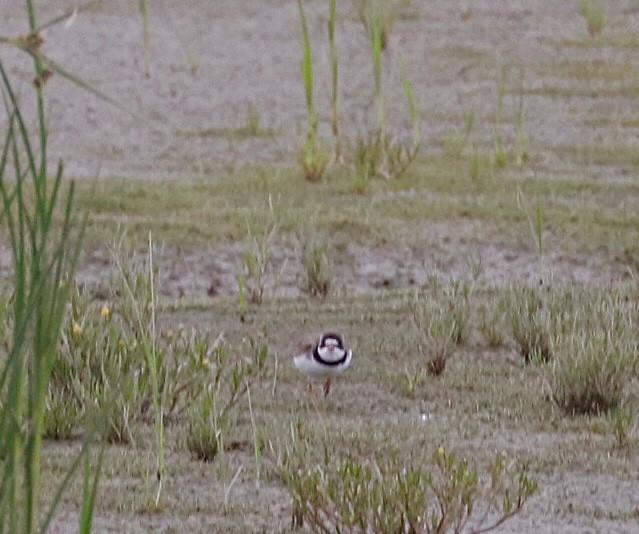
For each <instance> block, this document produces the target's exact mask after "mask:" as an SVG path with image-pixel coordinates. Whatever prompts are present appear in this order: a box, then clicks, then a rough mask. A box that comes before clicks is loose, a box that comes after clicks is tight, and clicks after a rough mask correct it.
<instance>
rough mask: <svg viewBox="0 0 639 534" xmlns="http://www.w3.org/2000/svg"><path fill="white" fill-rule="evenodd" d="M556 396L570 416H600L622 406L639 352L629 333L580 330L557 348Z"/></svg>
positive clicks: (638, 359)
mask: <svg viewBox="0 0 639 534" xmlns="http://www.w3.org/2000/svg"><path fill="white" fill-rule="evenodd" d="M557 359H558V363H557V366H556V368H555V370H554V372H553V375H552V379H553V382H552V385H553V399H554V401H555V402H556V403H557V405H558V406H559V407H560V408H561V409H562V411H563V412H565V413H566V414H568V415H600V414H604V413H608V412H610V411H612V410H615V409H617V408H619V407H620V406H621V404H622V402H623V400H624V397H625V390H626V387H627V385H628V383H629V381H630V380H631V377H632V374H633V371H634V369H635V368H636V365H637V361H639V351H638V349H637V345H636V344H634V346H633V344H632V342H631V341H629V339H628V337H626V336H621V337H618V336H615V335H613V333H612V332H611V331H609V330H608V331H605V330H604V331H594V332H592V331H581V332H577V333H574V334H573V335H571V336H569V337H568V339H566V340H563V341H562V342H561V343H560V344H559V346H558V347H557Z"/></svg>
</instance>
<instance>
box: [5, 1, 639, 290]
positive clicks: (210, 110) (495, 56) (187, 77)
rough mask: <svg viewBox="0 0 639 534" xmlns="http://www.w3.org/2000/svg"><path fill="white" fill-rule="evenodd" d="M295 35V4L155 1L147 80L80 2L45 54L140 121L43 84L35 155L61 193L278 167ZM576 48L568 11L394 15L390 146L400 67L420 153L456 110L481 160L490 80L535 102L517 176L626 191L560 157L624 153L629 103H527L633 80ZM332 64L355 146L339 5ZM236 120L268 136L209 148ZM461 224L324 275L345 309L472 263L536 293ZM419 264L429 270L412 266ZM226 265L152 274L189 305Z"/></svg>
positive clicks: (121, 21) (218, 285)
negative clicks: (61, 169)
mask: <svg viewBox="0 0 639 534" xmlns="http://www.w3.org/2000/svg"><path fill="white" fill-rule="evenodd" d="M39 4H40V5H39V6H38V8H39V11H40V19H41V20H43V21H45V20H48V19H49V18H52V17H53V16H55V15H58V14H60V13H61V12H64V11H65V9H69V8H71V7H72V6H74V5H75V4H74V3H73V2H68V1H58V2H55V3H51V2H39ZM307 9H308V12H309V23H310V29H311V33H312V39H313V43H314V46H315V49H314V53H315V56H314V58H315V67H316V98H317V109H318V111H319V113H320V115H321V118H322V125H321V127H322V130H323V131H325V132H326V133H327V135H328V131H329V105H328V98H329V93H330V89H329V83H330V76H329V69H328V56H327V49H328V47H327V36H326V31H325V28H326V26H325V24H326V14H325V5H324V2H320V1H312V2H307ZM298 17H299V14H298V10H297V4H296V2H294V1H292V0H286V1H282V0H270V1H268V2H265V1H257V0H242V1H241V2H237V1H235V0H221V1H218V2H215V3H211V2H206V1H201V0H200V1H197V0H188V1H185V2H182V3H181V4H180V5H179V7H178V6H177V5H176V4H175V3H174V2H169V1H165V0H156V1H154V2H152V3H151V6H150V20H149V34H150V48H149V57H150V62H149V71H148V72H146V68H145V54H144V50H145V49H144V45H143V39H142V18H141V16H140V14H139V11H138V8H137V3H135V2H130V1H110V2H95V3H94V4H92V5H91V7H89V8H88V9H87V10H86V11H83V12H81V13H80V14H79V15H78V16H77V17H76V18H75V19H74V22H73V24H71V25H70V26H68V27H66V26H65V25H64V24H59V25H57V26H54V27H51V28H50V29H48V30H46V32H45V37H46V42H45V45H44V49H43V50H44V51H45V52H46V53H47V54H49V55H50V56H51V57H52V58H53V59H55V60H56V61H57V62H58V63H60V64H62V65H64V66H65V67H66V68H67V69H68V70H69V71H71V72H74V73H77V74H78V75H79V76H80V77H82V78H83V79H85V80H87V81H88V82H90V83H91V84H93V85H94V86H96V87H97V88H99V89H100V90H101V91H103V92H105V93H107V94H108V95H110V96H112V97H114V98H115V99H117V100H118V101H119V102H120V103H121V104H122V105H124V106H126V107H127V108H129V109H131V110H134V111H135V113H136V114H137V115H139V116H140V117H144V120H141V119H140V118H133V117H132V116H131V115H129V114H127V113H125V112H122V111H120V110H118V109H116V108H114V107H113V106H111V105H110V104H108V103H106V102H104V101H102V100H99V99H97V98H96V97H95V96H94V95H92V94H89V93H87V92H86V91H84V90H81V89H79V88H77V87H75V86H74V85H72V84H71V83H69V82H68V81H67V80H64V79H63V78H62V77H61V76H54V77H53V78H52V79H51V81H50V82H48V86H47V95H48V100H49V109H50V111H51V112H50V115H49V121H50V130H51V136H50V155H51V156H52V158H58V157H59V158H61V159H62V160H63V161H64V162H65V173H66V175H67V176H71V177H76V178H91V177H94V176H96V175H99V176H101V177H105V178H108V177H112V176H117V177H131V178H145V179H149V180H156V179H169V178H172V179H180V178H187V177H188V178H190V177H193V176H207V175H208V174H209V173H210V172H211V171H213V170H220V169H225V168H226V169H228V168H237V167H241V166H243V165H254V164H258V165H261V164H265V165H271V164H276V165H280V164H286V165H290V164H293V163H294V162H295V158H296V147H297V146H298V145H299V142H300V140H301V139H302V137H303V131H304V119H305V107H304V96H303V90H302V86H301V82H300V70H299V64H300V35H299V20H298ZM25 24H26V23H25V16H24V9H23V7H22V6H21V4H20V3H19V2H12V3H9V2H7V3H3V4H2V5H0V35H8V36H15V35H19V34H21V33H23V32H24V31H25ZM636 29H639V9H638V8H637V6H636V3H634V2H632V1H630V0H628V1H621V0H620V1H618V2H615V3H614V6H609V7H608V8H607V21H606V33H610V34H616V35H621V36H623V35H628V34H629V32H632V31H634V30H636ZM586 35H587V34H586V31H585V23H584V19H583V17H582V16H581V14H580V7H579V3H578V2H547V1H544V0H532V1H502V2H499V3H498V4H497V3H495V2H494V1H492V0H484V1H475V2H468V1H461V0H459V1H443V0H441V1H424V0H422V1H417V0H415V1H413V2H407V3H406V5H405V7H403V8H402V9H401V10H400V11H399V16H398V17H397V20H396V21H395V25H394V27H393V31H392V33H391V38H390V44H389V48H388V50H387V51H386V52H385V57H384V62H385V69H386V73H385V84H386V89H387V105H388V117H389V118H390V122H391V127H392V131H393V132H395V133H396V134H397V135H404V134H405V133H406V132H407V131H409V129H408V128H407V126H408V122H409V118H408V113H407V110H406V105H405V101H404V98H403V92H402V91H403V90H402V86H401V81H400V74H399V72H400V65H401V63H402V62H404V63H405V64H406V66H407V68H408V72H409V73H410V77H411V79H412V82H413V85H414V88H415V94H416V98H417V103H418V107H419V108H420V110H421V117H422V121H421V130H422V136H423V147H424V150H425V151H426V152H427V151H429V150H440V148H441V143H442V136H443V135H444V133H445V132H449V131H451V130H452V129H458V130H463V116H464V113H465V112H468V111H471V110H472V111H473V112H474V113H475V117H476V119H475V123H476V131H475V133H474V141H475V143H476V144H477V145H479V146H483V147H485V148H487V149H490V147H491V146H492V143H493V140H494V128H495V113H496V106H497V93H498V84H499V80H500V77H501V76H502V72H503V73H505V78H504V79H505V84H506V86H507V87H509V88H514V89H522V88H523V89H525V90H527V91H532V92H533V94H527V95H526V96H525V97H524V115H525V123H524V128H525V132H526V135H527V136H528V138H529V141H530V146H531V154H532V157H533V161H532V163H531V164H530V165H529V166H528V167H526V169H525V172H527V173H529V174H534V175H536V176H542V177H543V176H546V177H549V178H553V177H561V178H566V177H568V178H575V179H581V178H589V179H593V178H594V179H600V180H614V181H619V180H621V181H625V180H629V179H633V178H634V176H635V174H636V169H635V168H634V167H632V166H629V165H628V164H614V163H613V164H605V165H595V164H594V163H593V162H592V161H591V158H589V157H588V154H587V151H586V154H585V156H583V157H581V158H579V159H578V161H577V160H576V159H575V158H574V156H571V155H570V153H567V152H566V151H565V150H563V149H562V147H563V148H565V147H568V148H570V147H588V146H594V145H602V144H610V145H612V146H615V145H616V144H617V145H619V144H621V145H623V146H632V144H633V143H636V142H637V140H638V138H639V122H636V123H635V124H634V125H633V124H625V125H623V126H622V125H621V121H622V119H623V118H624V117H625V118H627V117H628V113H629V110H631V109H632V107H633V103H634V100H635V97H634V96H633V94H632V92H630V93H628V92H623V91H621V92H613V93H612V94H611V95H607V94H606V93H605V92H601V90H602V87H601V85H602V81H601V80H600V79H593V80H591V81H590V82H588V81H586V87H587V88H588V89H589V90H592V91H595V92H597V91H600V94H599V96H594V97H593V96H592V95H582V96H579V95H572V96H568V97H566V98H556V97H553V96H552V94H548V95H545V94H534V91H536V90H541V91H542V93H543V90H544V88H548V87H551V88H555V89H556V88H562V87H565V88H570V86H571V83H573V82H574V80H571V79H570V78H565V77H560V76H558V74H557V73H556V72H554V73H553V72H552V71H551V72H550V73H549V72H548V71H547V70H546V71H543V67H544V66H545V65H546V66H547V65H548V64H550V63H556V62H560V61H563V60H569V59H570V60H589V61H590V60H601V61H606V62H610V63H616V64H622V65H626V66H627V68H628V69H632V68H639V59H638V58H639V56H637V54H636V46H635V45H633V44H632V41H630V45H627V46H625V47H623V46H622V47H619V46H617V47H612V46H591V47H584V46H571V45H570V44H569V43H570V42H571V41H579V40H583V39H584V38H585V37H586ZM338 47H339V53H340V61H341V63H340V73H341V78H340V99H341V110H342V123H343V128H344V130H345V133H346V135H347V136H350V138H352V137H353V136H354V135H356V134H357V133H358V132H363V131H367V130H368V129H370V127H371V126H372V124H371V121H372V118H373V117H374V110H373V109H372V105H371V103H372V101H373V99H372V94H373V87H372V76H371V65H370V57H369V52H368V49H367V46H366V36H365V32H364V30H363V26H362V24H361V23H360V22H359V21H358V19H357V17H356V14H355V10H354V8H353V5H352V3H351V2H343V3H341V5H340V20H339V24H338ZM5 53H6V59H5V55H4V54H5ZM3 59H4V60H5V61H6V62H7V64H8V65H9V66H10V69H9V70H10V72H11V74H13V75H14V77H15V78H17V79H19V80H21V81H22V82H24V83H23V85H22V86H21V87H20V90H19V93H20V95H21V97H22V98H23V99H25V98H28V97H29V96H31V94H32V90H31V88H30V86H29V83H30V81H31V78H32V75H31V74H30V72H29V70H28V66H29V65H28V62H27V63H25V62H24V61H20V58H17V56H16V53H15V52H13V51H10V50H8V48H7V47H5V48H3ZM539 69H542V74H541V75H540V73H539ZM544 72H545V73H544ZM582 87H583V83H582ZM635 94H636V93H635ZM629 95H630V96H629ZM516 100H517V97H515V96H512V95H511V96H507V97H506V101H505V114H506V115H508V116H510V115H512V113H513V111H514V108H515V106H516ZM587 119H590V120H591V122H588V120H587ZM599 119H608V120H605V121H601V122H600V124H597V125H594V126H593V123H592V120H599ZM251 120H253V121H256V120H257V121H258V123H259V128H261V129H265V130H266V129H271V130H273V132H274V135H266V136H257V137H255V136H254V137H248V138H241V137H238V136H233V135H224V134H223V133H221V132H224V129H227V130H226V131H227V132H228V131H229V130H233V129H239V128H242V127H244V126H246V125H247V124H248V123H249V121H251ZM504 122H505V124H504V136H505V137H512V121H511V120H510V119H508V120H506V121H504ZM70 140H72V141H70ZM456 224H457V223H456ZM473 224H474V223H473V222H472V221H470V222H468V223H462V228H458V227H456V226H454V225H441V227H436V228H432V227H430V226H429V227H428V228H426V229H424V232H423V234H422V232H421V231H419V230H417V231H416V233H417V234H419V236H417V238H416V239H415V243H413V245H412V249H409V250H407V248H406V247H402V246H394V247H392V246H389V247H381V248H378V249H375V250H370V249H367V248H366V246H364V247H358V246H356V245H353V247H352V248H353V250H352V251H350V252H351V253H350V254H349V261H346V262H344V266H340V265H337V266H336V267H335V269H336V271H335V276H336V278H337V279H339V280H341V281H342V284H343V286H344V287H345V288H346V289H348V290H351V291H366V290H369V289H374V288H379V287H388V286H392V287H406V286H409V285H411V284H412V283H419V282H420V281H423V279H424V278H426V277H428V276H430V275H432V274H436V275H437V274H440V273H442V274H445V275H450V274H453V275H456V274H460V273H467V272H468V258H474V259H475V260H476V261H481V263H482V267H483V270H484V278H485V281H487V282H489V283H493V282H495V281H497V282H504V281H508V280H510V279H512V278H513V277H516V278H519V279H525V280H530V279H531V277H534V276H536V275H537V273H538V269H537V266H536V258H535V251H534V249H533V248H531V246H530V242H527V243H525V244H522V245H521V246H516V247H512V246H505V245H504V244H503V243H500V242H490V243H487V242H485V241H481V240H477V239H474V234H475V233H474V231H473ZM460 246H461V248H462V250H463V251H464V254H463V255H460V254H459V250H460ZM355 249H357V250H355ZM424 250H427V251H431V250H439V251H440V252H441V254H439V255H433V254H431V255H430V256H429V257H426V258H424V257H423V256H424V254H423V253H422V251H424ZM549 250H552V247H551V248H550V249H549ZM239 252H240V249H239V248H238V247H237V246H235V245H234V244H232V243H231V244H229V243H217V244H215V243H214V244H211V247H210V248H209V249H208V250H206V251H204V252H203V253H202V252H200V251H196V252H190V251H188V250H187V251H184V252H183V253H182V254H181V255H180V257H178V254H177V252H176V251H175V250H170V251H168V253H167V255H166V258H165V259H164V260H162V259H160V260H159V261H161V262H162V264H161V266H162V270H163V271H164V272H166V273H169V274H168V275H167V283H166V284H165V286H164V288H165V289H164V291H165V293H166V294H167V295H168V296H172V297H181V296H194V297H197V298H201V297H205V296H206V295H207V294H209V295H210V294H228V293H231V292H233V291H235V286H236V276H235V273H236V270H237V268H238V261H239ZM291 253H292V252H291V250H288V249H283V250H281V251H279V252H276V254H275V261H276V262H277V261H279V262H280V263H281V265H285V260H286V258H287V257H288V256H290V255H291ZM462 256H463V257H462ZM433 257H435V259H434V260H433ZM213 258H214V259H213ZM353 259H354V261H351V260H353ZM547 261H548V264H549V265H551V266H552V276H553V277H555V278H556V279H576V280H579V281H584V280H595V281H599V282H607V281H609V280H611V279H618V278H620V277H623V276H625V275H626V274H627V269H626V268H625V266H624V265H623V264H619V263H618V262H616V261H615V258H614V257H612V256H611V255H610V254H601V255H600V256H598V257H593V256H592V255H583V254H580V253H579V252H574V251H564V250H562V249H561V248H560V249H555V252H553V253H551V254H549V255H548V256H547ZM352 266H355V268H353V267H352ZM101 269H102V267H101V262H100V261H99V259H98V260H97V261H94V259H93V258H91V257H89V258H88V260H87V261H86V262H85V264H84V266H83V267H82V269H81V274H82V276H84V277H86V278H89V279H92V278H94V276H97V277H98V278H99V277H100V273H101ZM276 271H277V272H278V273H279V281H278V289H277V291H276V293H277V292H278V291H279V292H280V293H281V294H291V293H293V294H294V293H295V292H296V291H297V287H298V280H297V279H296V277H297V273H296V272H294V271H291V270H290V268H289V270H288V271H287V270H286V266H285V268H284V270H283V271H282V270H278V269H277V268H276ZM175 272H179V273H180V275H179V276H178V277H177V278H176V277H175V276H173V275H172V274H171V273H173V274H174V273H175ZM411 280H412V281H413V282H411ZM273 285H274V284H273Z"/></svg>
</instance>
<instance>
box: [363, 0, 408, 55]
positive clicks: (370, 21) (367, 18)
mask: <svg viewBox="0 0 639 534" xmlns="http://www.w3.org/2000/svg"><path fill="white" fill-rule="evenodd" d="M397 7H398V6H397V0H357V2H356V9H357V16H358V18H359V20H360V22H361V23H362V24H363V25H364V28H365V29H366V31H367V32H369V33H370V32H372V31H373V26H378V30H376V31H378V32H379V44H380V49H381V50H386V48H387V47H388V43H389V41H390V34H391V31H392V29H393V25H394V23H395V17H396V10H397Z"/></svg>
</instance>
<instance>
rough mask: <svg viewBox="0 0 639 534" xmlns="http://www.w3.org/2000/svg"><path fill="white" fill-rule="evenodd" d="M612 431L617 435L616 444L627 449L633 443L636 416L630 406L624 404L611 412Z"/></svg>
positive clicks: (619, 447)
mask: <svg viewBox="0 0 639 534" xmlns="http://www.w3.org/2000/svg"><path fill="white" fill-rule="evenodd" d="M609 422H610V428H611V430H612V433H613V434H614V436H615V446H616V447H617V448H618V449H625V448H627V447H628V446H629V445H630V443H631V438H632V432H633V430H634V427H635V416H634V413H633V412H632V409H631V408H630V406H622V407H620V408H617V409H616V410H613V412H612V413H610V414H609Z"/></svg>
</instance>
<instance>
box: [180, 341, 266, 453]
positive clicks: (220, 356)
mask: <svg viewBox="0 0 639 534" xmlns="http://www.w3.org/2000/svg"><path fill="white" fill-rule="evenodd" d="M249 348H250V353H251V354H250V359H248V360H247V359H246V358H244V357H233V356H232V354H231V350H230V347H228V345H226V344H225V343H224V342H223V341H222V339H221V338H219V339H218V341H217V342H216V344H215V346H214V347H212V350H211V351H209V352H210V356H209V357H208V358H207V367H208V371H209V372H208V377H209V380H208V382H207V385H206V389H205V391H204V393H203V394H202V395H201V396H200V397H199V398H198V399H197V400H196V401H195V402H194V403H192V404H191V406H190V407H189V408H188V411H187V421H188V422H187V431H186V433H187V435H186V446H187V448H188V449H189V450H190V451H191V453H192V454H193V455H194V457H195V458H197V459H199V460H203V461H206V462H210V461H213V460H214V459H215V458H216V456H217V455H218V454H219V453H220V452H222V451H224V449H225V446H226V440H227V438H228V436H229V433H230V431H231V429H232V428H233V427H234V424H235V420H236V418H237V413H238V406H239V402H240V400H241V399H242V398H243V397H244V396H246V395H247V393H248V391H249V387H250V384H251V383H252V382H253V381H254V380H255V379H256V378H259V377H260V375H261V373H262V372H263V371H264V368H265V365H266V360H267V357H268V346H267V345H266V344H265V343H263V342H258V341H257V340H255V339H253V341H252V342H249Z"/></svg>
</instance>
